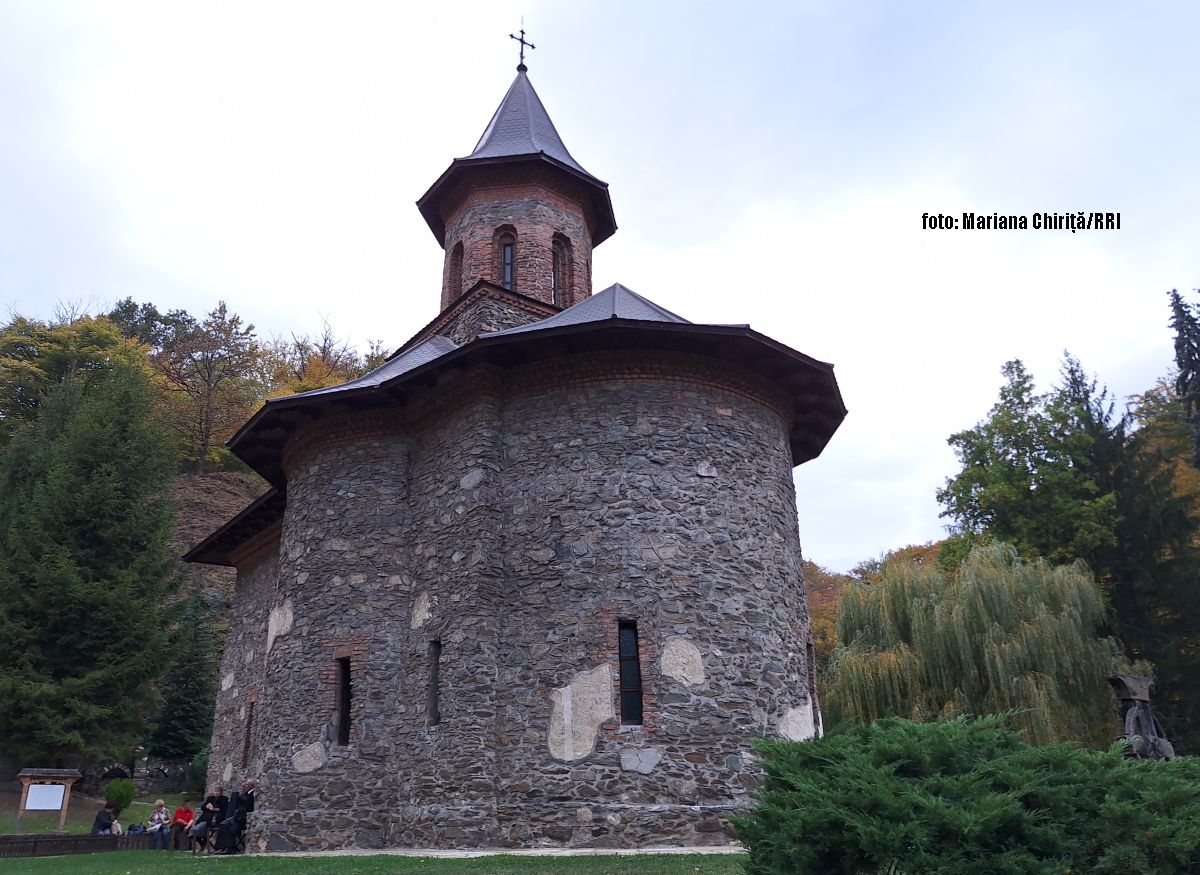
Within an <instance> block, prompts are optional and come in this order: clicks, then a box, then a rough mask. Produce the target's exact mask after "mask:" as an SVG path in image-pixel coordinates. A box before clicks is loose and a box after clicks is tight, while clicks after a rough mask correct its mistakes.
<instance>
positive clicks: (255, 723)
mask: <svg viewBox="0 0 1200 875" xmlns="http://www.w3.org/2000/svg"><path fill="white" fill-rule="evenodd" d="M278 565H279V563H278V554H277V553H276V552H274V551H271V552H269V553H268V554H267V555H265V556H263V557H262V558H261V559H259V560H258V561H257V562H254V563H253V564H251V565H248V566H246V567H244V568H242V569H240V570H239V571H238V576H237V584H236V587H235V589H234V609H233V610H232V611H230V613H229V631H228V633H227V634H226V637H225V651H224V654H223V655H222V658H221V680H220V685H219V687H218V690H217V710H216V716H215V719H214V723H213V737H212V746H211V748H210V750H209V755H208V778H207V783H208V788H207V790H206V793H207V792H211V789H212V788H213V787H216V786H218V785H220V786H222V787H224V788H225V792H226V795H228V794H229V793H230V792H232V791H233V790H237V789H240V788H241V784H242V781H244V780H245V779H246V778H254V777H256V776H257V775H258V774H259V772H260V771H261V769H262V759H261V752H262V745H261V738H262V733H263V731H264V723H267V724H268V728H269V723H270V719H271V718H270V716H269V715H270V706H269V703H267V702H265V701H263V686H264V685H263V674H264V665H265V663H266V656H267V653H266V650H267V645H268V642H269V641H270V640H271V638H272V634H271V633H272V631H275V632H276V634H278V630H279V628H280V621H281V619H284V618H281V617H280V613H281V611H279V610H275V611H273V610H272V609H273V608H274V607H275V604H276V602H277V601H278V599H277V597H276V586H277V583H278ZM251 712H253V713H251Z"/></svg>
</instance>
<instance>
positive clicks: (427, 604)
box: [408, 592, 433, 630]
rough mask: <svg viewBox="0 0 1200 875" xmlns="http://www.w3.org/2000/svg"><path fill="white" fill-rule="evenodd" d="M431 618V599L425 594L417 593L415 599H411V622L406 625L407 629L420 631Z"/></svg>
mask: <svg viewBox="0 0 1200 875" xmlns="http://www.w3.org/2000/svg"><path fill="white" fill-rule="evenodd" d="M432 616H433V599H432V598H431V597H430V595H429V593H427V592H420V593H417V597H416V598H415V599H413V609H412V621H411V622H410V623H409V624H408V627H409V628H410V629H414V630H416V629H420V628H421V627H422V626H424V625H425V624H426V623H427V622H428V621H429V618H430V617H432Z"/></svg>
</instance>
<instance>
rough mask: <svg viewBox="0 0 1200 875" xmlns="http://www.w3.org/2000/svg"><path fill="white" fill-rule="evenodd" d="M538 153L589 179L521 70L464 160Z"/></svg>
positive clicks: (588, 174)
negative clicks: (473, 148) (568, 149)
mask: <svg viewBox="0 0 1200 875" xmlns="http://www.w3.org/2000/svg"><path fill="white" fill-rule="evenodd" d="M538 153H541V154H543V155H549V156H550V157H551V158H554V159H555V160H557V161H561V162H562V163H563V164H566V165H567V166H568V167H570V168H572V169H573V170H578V171H579V172H580V173H583V174H585V175H587V176H591V174H590V173H588V172H587V171H586V170H584V169H583V168H582V167H580V166H579V162H577V161H576V160H575V159H574V158H572V157H571V153H570V152H568V151H567V147H566V146H564V145H563V141H562V138H561V137H559V135H558V131H557V130H555V128H554V122H552V121H550V115H549V113H547V112H546V107H544V106H542V101H541V100H540V99H539V98H538V96H537V92H536V91H534V90H533V84H532V83H531V82H530V81H529V77H528V76H526V75H525V71H524V70H518V71H517V78H516V79H514V80H513V84H512V85H511V86H509V89H508V93H507V94H505V95H504V99H503V100H502V101H500V106H498V107H497V108H496V113H495V115H493V116H492V120H491V121H490V122H488V126H487V128H485V129H484V131H483V136H482V137H480V138H479V142H478V143H477V144H476V145H475V151H473V152H472V153H471V154H470V155H468V156H467V160H469V159H472V158H508V157H512V156H515V155H537V154H538ZM592 178H593V179H594V178H595V177H592Z"/></svg>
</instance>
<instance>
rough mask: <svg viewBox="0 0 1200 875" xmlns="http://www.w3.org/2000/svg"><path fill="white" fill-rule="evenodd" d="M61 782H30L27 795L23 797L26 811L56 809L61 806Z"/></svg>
mask: <svg viewBox="0 0 1200 875" xmlns="http://www.w3.org/2000/svg"><path fill="white" fill-rule="evenodd" d="M66 789H67V788H66V787H65V786H64V785H63V784H30V785H29V796H28V797H27V798H26V799H25V810H26V811H58V810H59V809H60V808H62V804H63V793H64V792H65V791H66Z"/></svg>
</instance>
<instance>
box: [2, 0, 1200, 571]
mask: <svg viewBox="0 0 1200 875" xmlns="http://www.w3.org/2000/svg"><path fill="white" fill-rule="evenodd" d="M522 15H524V16H525V26H526V29H527V30H528V32H529V38H530V39H531V40H532V41H533V42H534V43H535V44H536V45H537V49H536V50H535V51H533V52H532V53H531V56H530V58H529V61H528V63H529V67H530V78H531V80H532V81H533V83H534V85H535V87H536V88H537V90H538V92H539V93H540V95H541V97H542V100H543V102H544V103H545V104H546V107H547V109H548V110H549V112H550V115H551V117H552V118H553V119H554V121H555V123H556V124H557V126H558V129H559V132H560V134H561V135H562V137H563V139H564V141H565V142H566V144H567V147H568V148H569V149H570V150H571V151H572V153H573V155H574V157H575V158H576V159H577V160H578V161H579V162H580V163H581V164H582V165H583V166H584V167H586V168H587V169H588V170H589V171H591V172H592V173H594V174H595V175H596V176H598V177H600V178H601V179H603V180H605V181H606V182H608V183H609V184H610V187H611V193H612V198H613V203H614V205H615V208H616V214H617V221H618V224H619V225H620V230H619V231H618V233H617V234H616V236H615V237H613V238H612V239H611V240H609V241H608V242H606V243H605V244H604V245H603V246H602V247H600V248H599V249H598V250H597V251H596V261H595V287H596V288H597V289H600V288H603V287H605V286H607V285H609V284H611V283H612V282H618V281H619V282H622V283H624V284H625V285H627V286H629V287H630V288H632V289H634V290H636V291H638V292H640V293H641V294H643V295H646V296H648V297H650V298H652V299H653V300H655V301H657V302H658V303H660V304H662V305H663V306H666V307H668V308H669V309H671V310H674V311H676V312H678V313H680V314H681V315H684V316H686V317H688V318H689V319H692V320H693V321H707V322H749V323H750V324H751V325H752V326H754V327H755V328H757V329H759V330H761V331H764V332H766V333H768V334H770V335H772V336H774V337H776V338H777V339H779V340H781V341H783V342H785V343H787V344H789V345H791V346H793V347H795V348H797V349H799V350H802V351H803V352H806V353H808V354H810V355H813V356H815V357H817V358H820V359H823V360H826V361H830V362H833V363H834V364H835V365H836V368H837V371H836V372H837V375H838V379H839V381H840V383H841V387H842V394H843V396H844V398H845V401H846V405H847V407H849V409H850V414H849V416H848V417H847V418H846V421H845V423H844V425H843V426H842V428H841V430H840V431H839V432H838V433H837V434H836V435H835V436H834V438H833V440H832V442H831V443H830V446H829V448H828V449H827V450H826V451H825V453H824V455H822V456H821V457H820V458H819V459H817V460H815V461H813V462H810V463H808V464H806V465H804V466H803V467H801V468H800V469H798V470H797V472H796V483H797V488H798V490H799V497H800V509H801V510H800V530H801V537H802V539H803V542H804V546H805V552H806V554H807V555H808V556H809V557H810V558H812V559H814V560H816V561H817V562H820V563H822V564H825V565H828V566H831V567H833V568H837V569H846V568H849V567H850V566H851V565H853V564H854V563H856V562H857V561H859V560H861V559H864V558H868V557H871V556H875V555H878V554H879V553H880V552H881V551H883V550H885V549H889V548H893V547H899V546H902V545H904V544H908V543H920V542H924V541H928V540H931V539H936V538H938V537H940V536H941V535H942V534H943V524H944V522H945V521H944V520H940V519H939V518H938V511H939V508H938V506H937V503H936V501H935V499H934V490H935V489H936V488H937V487H938V486H939V485H940V484H941V483H942V482H943V480H944V479H945V478H946V477H947V476H948V475H950V474H952V473H953V472H954V471H955V470H956V465H955V459H954V456H953V453H952V452H951V451H950V449H949V448H948V447H947V445H946V437H947V436H948V435H949V434H951V433H952V432H954V431H957V430H960V429H962V428H965V427H969V426H970V425H972V424H974V423H975V422H977V421H978V420H979V419H981V418H982V417H983V416H984V415H985V414H986V413H987V410H988V408H989V407H990V406H991V404H992V403H993V402H994V400H995V397H996V391H997V389H998V387H999V385H1000V374H999V369H1000V366H1001V364H1002V363H1003V362H1004V361H1006V360H1007V359H1010V358H1014V357H1019V358H1022V359H1024V361H1025V362H1026V364H1027V365H1029V367H1030V368H1031V369H1032V371H1033V372H1034V374H1035V375H1036V376H1037V377H1038V378H1039V380H1040V381H1041V383H1042V384H1043V385H1048V384H1049V383H1050V382H1051V381H1052V380H1053V379H1054V378H1055V375H1056V371H1057V367H1058V361H1059V359H1060V357H1061V355H1062V352H1063V350H1064V349H1069V350H1070V351H1071V352H1072V353H1074V354H1075V355H1077V356H1078V357H1079V358H1080V359H1081V360H1082V362H1083V364H1084V366H1085V367H1086V368H1087V369H1088V370H1089V371H1093V372H1095V373H1097V374H1098V375H1099V377H1100V379H1101V380H1102V381H1103V382H1105V383H1107V384H1108V385H1109V386H1110V387H1111V389H1112V390H1113V391H1114V392H1115V393H1116V394H1118V395H1119V396H1125V395H1128V394H1131V393H1134V392H1138V391H1141V390H1143V389H1145V388H1146V387H1148V386H1149V385H1151V384H1152V383H1153V382H1154V380H1155V379H1156V378H1157V377H1158V376H1160V375H1162V374H1164V373H1165V372H1166V371H1167V369H1168V368H1169V366H1170V359H1171V344H1170V340H1171V338H1170V333H1169V330H1168V329H1167V327H1166V321H1167V316H1168V314H1167V303H1166V293H1167V291H1168V290H1169V289H1171V288H1176V287H1177V288H1180V289H1192V288H1194V287H1196V286H1200V246H1198V245H1197V244H1198V243H1200V210H1198V209H1197V207H1198V206H1200V173H1198V172H1197V170H1198V167H1197V164H1198V162H1200V68H1197V66H1196V50H1195V49H1196V46H1195V41H1196V34H1197V32H1200V4H1197V3H1194V2H1178V3H1166V2H1163V3H1154V4H1130V3H1108V2H1086V3H1084V2H1080V3H1069V2H1061V3H1043V2H1036V3H1021V2H1010V3H1003V4H986V5H985V4H965V3H958V2H947V3H906V4H896V3H885V2H879V3H867V2H862V3H842V2H838V3H835V2H781V3H777V4H770V3H752V2H751V3H741V4H729V3H708V2H644V0H643V2H637V3H634V2H628V0H605V2H592V0H588V2H570V3H564V2H559V3H549V2H538V0H527V2H522V3H516V2H509V0H489V2H461V0H460V2H456V3H453V4H450V3H446V4H438V5H434V4H416V3H403V2H398V0H393V2H368V0H341V2H305V0H286V2H283V0H281V2H266V0H239V2H220V0H218V2H211V0H210V2H204V3H195V2H188V3H185V2H181V0H151V2H125V0H103V2H100V0H97V2H93V3H82V2H81V3H72V2H65V0H0V306H4V307H6V308H7V309H8V310H10V311H17V312H21V313H24V314H28V315H35V316H47V315H50V313H51V312H52V310H53V308H54V304H55V302H56V301H59V300H75V301H78V300H83V301H90V302H91V303H92V304H93V305H94V306H97V307H100V306H104V305H106V304H109V303H111V302H113V301H115V300H118V299H120V298H124V297H126V296H132V297H134V298H135V299H137V300H139V301H152V302H154V303H155V304H156V305H158V306H159V307H160V308H175V307H183V308H186V309H188V310H190V311H191V312H193V313H203V312H206V311H207V310H208V309H210V308H211V307H212V306H213V305H215V304H216V302H217V301H218V300H222V299H223V300H225V301H227V302H228V304H229V306H230V307H231V308H232V309H234V310H235V311H237V312H239V313H241V314H242V315H243V316H245V317H246V318H247V319H249V320H250V321H252V322H254V323H255V324H256V325H257V326H258V327H259V330H260V332H261V333H262V334H264V335H271V334H286V333H289V332H312V331H316V330H318V329H319V327H320V325H321V322H322V319H325V318H327V319H328V320H329V321H330V323H331V324H332V325H333V327H334V329H335V330H336V331H337V332H338V333H339V334H341V335H343V336H345V337H347V338H349V339H350V340H352V341H353V342H355V343H357V344H360V345H365V343H366V341H367V340H368V339H371V338H379V339H382V340H384V341H386V343H387V344H388V345H389V346H397V345H399V344H400V343H401V342H403V341H404V340H405V339H407V338H408V337H409V336H410V335H411V334H413V333H414V332H415V331H416V330H417V329H418V328H419V327H420V326H422V325H423V324H424V323H425V322H427V321H428V320H429V319H430V318H432V316H433V315H435V312H436V309H437V306H438V294H439V287H440V271H441V264H442V261H441V252H440V250H439V249H438V247H437V244H436V242H435V240H434V238H433V236H432V235H431V234H430V232H429V230H428V228H427V227H426V226H425V224H424V222H423V221H422V220H421V218H420V216H419V215H418V213H417V210H416V208H415V207H414V205H413V202H414V201H415V200H416V199H417V197H419V196H420V195H421V194H422V193H423V192H424V191H425V190H426V188H427V187H428V186H429V185H430V183H432V182H433V180H434V179H436V178H437V176H438V175H439V174H440V173H441V172H442V170H444V169H445V167H446V165H447V164H448V163H449V161H450V160H451V159H452V158H453V157H455V156H457V155H464V154H466V153H468V152H469V151H470V150H471V148H472V147H473V145H474V143H475V141H476V139H477V138H478V136H479V134H480V133H481V131H482V130H483V128H484V125H485V124H486V123H487V121H488V118H489V117H490V115H491V113H492V111H493V110H494V109H495V106H496V104H497V103H498V102H499V100H500V98H501V97H502V96H503V94H504V92H505V90H506V89H507V88H508V85H509V83H510V81H511V79H512V76H513V75H514V70H513V68H514V66H515V64H516V53H515V47H516V46H515V43H513V42H512V41H510V40H509V39H508V37H507V35H508V33H509V32H510V31H515V30H516V29H517V28H518V27H519V26H520V21H521V16H522ZM1077 210H1088V211H1092V210H1100V211H1106V212H1107V211H1112V212H1118V211H1119V212H1120V213H1121V230H1120V231H1104V232H1092V233H1084V234H1071V233H1070V232H1068V231H1059V232H1052V231H1034V230H1028V231H984V232H973V233H972V232H966V231H922V230H921V214H922V213H924V212H932V213H939V212H940V213H948V214H953V215H956V216H957V215H961V213H962V212H964V211H972V212H983V213H992V212H1000V213H1006V214H1007V213H1014V214H1021V215H1032V214H1033V213H1035V212H1039V211H1048V212H1055V211H1057V212H1067V211H1077Z"/></svg>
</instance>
